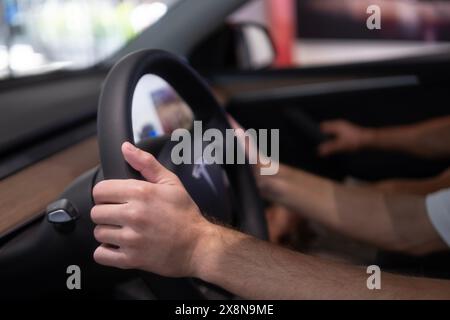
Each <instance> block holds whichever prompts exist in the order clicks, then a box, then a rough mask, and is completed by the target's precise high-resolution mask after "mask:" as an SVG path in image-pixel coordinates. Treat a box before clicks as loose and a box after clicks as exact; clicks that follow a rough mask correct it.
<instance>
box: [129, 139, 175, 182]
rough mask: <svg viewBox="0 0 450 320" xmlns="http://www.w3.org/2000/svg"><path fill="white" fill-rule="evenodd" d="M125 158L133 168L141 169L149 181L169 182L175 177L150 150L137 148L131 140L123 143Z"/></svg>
mask: <svg viewBox="0 0 450 320" xmlns="http://www.w3.org/2000/svg"><path fill="white" fill-rule="evenodd" d="M122 153H123V156H124V158H125V160H126V161H127V162H128V163H129V165H130V166H131V167H133V169H135V170H136V171H139V172H140V173H141V174H142V176H143V177H144V178H145V180H147V181H148V182H152V183H162V184H164V183H167V182H169V181H171V180H172V179H173V173H172V172H170V171H169V170H167V169H166V168H165V167H164V166H163V165H162V164H160V163H159V162H158V160H156V158H155V157H154V156H153V155H151V154H150V153H148V152H145V151H142V150H141V149H139V148H136V147H135V146H134V145H132V144H131V143H129V142H125V143H124V144H123V145H122Z"/></svg>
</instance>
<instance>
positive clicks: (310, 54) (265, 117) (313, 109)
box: [204, 0, 450, 181]
mask: <svg viewBox="0 0 450 320" xmlns="http://www.w3.org/2000/svg"><path fill="white" fill-rule="evenodd" d="M346 2H347V1H338V2H337V3H340V4H341V5H343V4H345V3H346ZM297 7H298V10H299V13H298V15H297V18H298V20H300V22H301V23H299V29H300V30H301V31H300V32H299V33H298V34H297V37H296V39H295V40H294V43H293V52H294V53H293V59H292V60H293V61H292V63H291V65H290V67H287V68H286V67H285V68H278V67H274V66H272V67H271V68H265V69H258V70H242V68H238V67H236V68H235V69H232V68H227V70H207V72H205V73H204V74H205V76H207V77H208V79H209V80H210V82H211V84H212V86H213V87H214V88H215V89H216V91H218V92H220V93H221V95H222V97H223V99H224V100H225V103H226V105H227V110H228V111H229V112H230V113H231V114H232V115H234V116H235V117H236V118H237V119H238V120H239V121H240V122H241V124H242V125H243V126H245V127H251V128H267V129H271V128H272V129H280V136H281V141H280V150H281V160H282V161H283V162H285V163H287V164H290V165H293V166H299V167H302V168H304V169H307V170H310V171H313V172H316V173H319V174H322V175H325V176H329V177H333V178H336V179H342V178H344V177H346V176H353V177H356V178H359V179H364V180H372V181H374V180H380V179H384V178H390V177H425V176H430V175H434V174H437V173H439V172H441V171H442V170H443V169H445V168H446V167H447V166H448V161H429V160H424V159H417V158H415V157H412V156H407V155H404V154H401V153H395V152H389V153H387V152H373V151H364V152H358V153H354V154H346V155H345V154H344V155H339V156H335V157H332V158H328V159H322V158H319V157H318V156H317V145H318V144H319V143H320V142H321V141H323V140H324V139H326V138H327V137H325V136H323V135H322V134H321V132H320V130H319V124H320V123H321V122H322V121H324V120H329V119H346V120H349V121H352V122H354V123H356V124H359V125H363V126H372V127H384V126H392V125H400V124H408V123H415V122H419V121H423V120H426V119H430V118H434V117H438V116H443V115H447V114H448V113H449V111H448V108H447V106H446V103H445V101H446V100H447V99H448V98H447V89H446V88H447V87H448V82H449V79H448V74H449V67H450V65H449V63H450V59H449V58H448V57H449V52H450V47H449V46H448V45H447V44H446V43H445V42H444V40H446V38H445V36H442V38H441V39H438V40H439V41H438V40H435V41H428V40H427V39H426V38H424V37H423V36H422V33H421V32H419V31H420V30H419V31H417V34H413V35H408V36H405V35H404V34H403V33H402V30H400V29H399V28H398V27H396V26H395V25H394V26H386V27H385V29H386V30H384V31H383V32H380V31H379V30H370V29H368V28H367V26H366V18H370V17H371V15H370V14H367V13H366V11H365V7H364V8H363V9H364V10H363V11H362V12H360V15H361V19H360V20H358V19H356V20H355V19H350V18H348V17H347V13H346V12H345V10H344V9H345V7H343V6H339V5H337V4H336V8H333V9H335V10H337V11H335V12H331V13H330V12H329V11H327V10H328V9H329V8H328V9H327V8H325V9H327V10H325V9H323V8H322V9H320V6H318V7H319V9H317V8H316V7H315V5H314V2H313V1H306V0H305V1H298V2H297ZM312 8H313V9H312ZM314 8H315V9H314ZM302 10H303V11H302ZM339 10H341V11H339ZM361 10H362V9H361ZM308 17H309V18H308ZM312 17H313V18H312ZM305 19H306V21H305ZM330 19H332V23H328V25H329V26H328V27H326V26H327V24H326V23H327V21H328V22H329V21H330ZM244 23H245V19H244ZM386 25H387V23H386ZM268 26H269V28H270V23H269V25H268ZM405 27H407V28H408V27H409V28H410V29H413V26H409V25H408V24H406V26H405ZM272 32H275V33H276V32H277V30H272ZM440 41H442V43H441V42H440Z"/></svg>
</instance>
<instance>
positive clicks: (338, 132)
mask: <svg viewBox="0 0 450 320" xmlns="http://www.w3.org/2000/svg"><path fill="white" fill-rule="evenodd" d="M320 129H321V131H322V132H323V133H324V134H326V135H331V136H333V138H332V139H331V140H328V141H326V142H324V143H322V144H321V145H320V146H319V155H320V156H322V157H327V156H330V155H333V154H336V153H341V152H353V151H358V150H360V149H361V148H363V147H364V146H365V144H366V142H367V141H368V139H370V136H371V131H370V129H366V128H363V127H359V126H356V125H354V124H352V123H350V122H348V121H345V120H333V121H327V122H323V123H322V124H321V125H320Z"/></svg>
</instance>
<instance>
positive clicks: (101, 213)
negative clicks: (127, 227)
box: [91, 204, 127, 226]
mask: <svg viewBox="0 0 450 320" xmlns="http://www.w3.org/2000/svg"><path fill="white" fill-rule="evenodd" d="M126 210H127V207H126V206H125V205H120V204H102V205H96V206H95V207H93V208H92V210H91V220H92V221H93V222H94V223H95V224H103V225H111V226H123V225H124V224H125V222H126V220H125V217H124V213H125V212H126Z"/></svg>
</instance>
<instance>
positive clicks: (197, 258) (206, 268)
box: [190, 221, 222, 281]
mask: <svg viewBox="0 0 450 320" xmlns="http://www.w3.org/2000/svg"><path fill="white" fill-rule="evenodd" d="M220 228H221V227H220V226H218V225H215V224H213V223H211V222H209V221H206V222H205V224H204V225H203V226H202V227H201V229H200V230H199V235H198V237H197V241H196V245H195V248H194V250H193V252H192V256H191V261H192V263H191V265H192V268H191V270H192V271H191V274H190V276H191V277H194V278H198V279H201V280H204V281H208V279H209V273H210V270H211V269H212V265H213V263H214V261H215V259H216V257H215V256H216V255H217V256H218V251H219V250H221V243H220V241H221V232H222V231H221V230H220Z"/></svg>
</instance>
